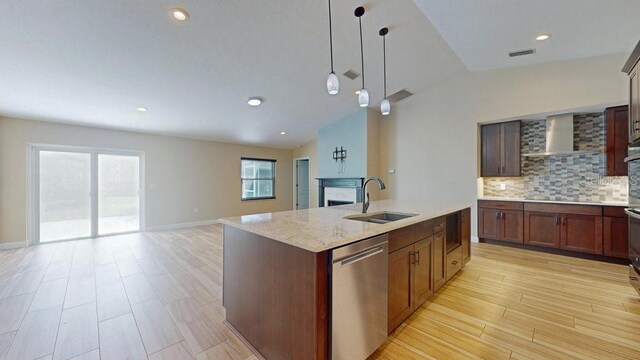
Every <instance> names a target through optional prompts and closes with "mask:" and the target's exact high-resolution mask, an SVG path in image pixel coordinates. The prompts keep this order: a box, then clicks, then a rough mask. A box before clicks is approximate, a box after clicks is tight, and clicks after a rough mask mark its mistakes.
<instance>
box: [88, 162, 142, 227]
mask: <svg viewBox="0 0 640 360" xmlns="http://www.w3.org/2000/svg"><path fill="white" fill-rule="evenodd" d="M139 170H140V158H139V157H138V156H126V155H108V154H98V235H106V234H116V233H123V232H131V231H138V230H140V196H139V193H138V190H139V188H140V171H139Z"/></svg>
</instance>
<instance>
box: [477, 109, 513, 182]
mask: <svg viewBox="0 0 640 360" xmlns="http://www.w3.org/2000/svg"><path fill="white" fill-rule="evenodd" d="M520 126H521V124H520V121H510V122H506V123H499V124H489V125H482V126H481V127H480V133H481V135H480V137H481V140H480V141H481V148H482V150H481V162H482V166H481V176H482V177H490V176H500V177H508V176H520Z"/></svg>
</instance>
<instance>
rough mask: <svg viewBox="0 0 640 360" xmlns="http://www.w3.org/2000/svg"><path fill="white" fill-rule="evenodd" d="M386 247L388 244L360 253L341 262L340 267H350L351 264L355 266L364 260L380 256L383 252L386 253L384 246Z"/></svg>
mask: <svg viewBox="0 0 640 360" xmlns="http://www.w3.org/2000/svg"><path fill="white" fill-rule="evenodd" d="M385 245H386V243H384V244H382V245H380V246H376V247H374V248H372V249H368V250H365V251H362V252H359V253H357V254H355V255H353V256H349V257H348V258H346V259H343V260H342V261H340V266H342V267H344V266H349V265H351V264H355V263H357V262H358V261H361V260H364V259H366V258H369V257H372V256H375V255H378V254H380V253H382V252H384V246H385Z"/></svg>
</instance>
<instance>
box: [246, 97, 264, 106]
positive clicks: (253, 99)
mask: <svg viewBox="0 0 640 360" xmlns="http://www.w3.org/2000/svg"><path fill="white" fill-rule="evenodd" d="M247 104H249V105H250V106H260V105H261V104H262V99H261V98H259V97H257V96H253V97H250V98H249V100H247Z"/></svg>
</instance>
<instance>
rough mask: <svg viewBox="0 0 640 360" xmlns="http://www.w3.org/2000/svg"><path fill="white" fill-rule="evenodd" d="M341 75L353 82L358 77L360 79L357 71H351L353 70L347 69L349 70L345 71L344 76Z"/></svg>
mask: <svg viewBox="0 0 640 360" xmlns="http://www.w3.org/2000/svg"><path fill="white" fill-rule="evenodd" d="M342 75H344V76H346V77H348V78H349V79H351V80H355V79H357V78H359V77H360V74H359V73H358V72H357V71H355V70H353V69H349V70H347V71H346V72H345V73H344V74H342Z"/></svg>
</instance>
